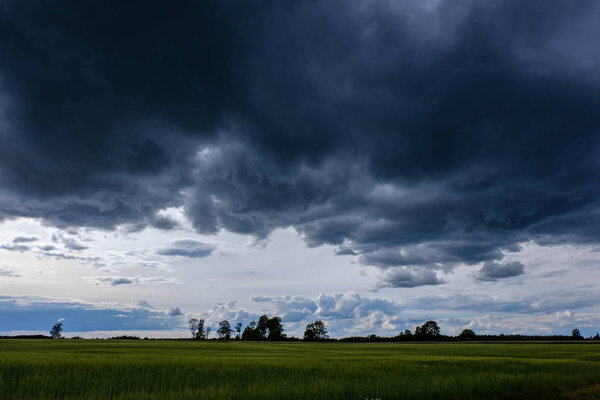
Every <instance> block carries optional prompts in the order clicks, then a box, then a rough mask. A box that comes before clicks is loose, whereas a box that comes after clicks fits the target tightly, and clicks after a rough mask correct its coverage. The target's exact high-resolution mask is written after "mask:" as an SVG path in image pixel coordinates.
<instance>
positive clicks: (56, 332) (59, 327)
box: [50, 322, 63, 339]
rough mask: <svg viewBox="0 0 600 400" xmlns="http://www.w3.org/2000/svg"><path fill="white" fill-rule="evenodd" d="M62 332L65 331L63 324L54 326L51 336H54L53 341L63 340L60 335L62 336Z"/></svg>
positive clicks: (59, 323) (58, 323)
mask: <svg viewBox="0 0 600 400" xmlns="http://www.w3.org/2000/svg"><path fill="white" fill-rule="evenodd" d="M62 330H63V324H62V322H57V323H56V324H54V326H53V327H52V329H50V336H52V338H53V339H60V338H61V335H60V334H61V332H62Z"/></svg>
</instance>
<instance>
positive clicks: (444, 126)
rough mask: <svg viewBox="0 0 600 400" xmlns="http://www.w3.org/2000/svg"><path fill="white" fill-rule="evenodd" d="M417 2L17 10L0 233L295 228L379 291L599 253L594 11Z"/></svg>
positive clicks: (4, 87)
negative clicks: (523, 257) (565, 247)
mask: <svg viewBox="0 0 600 400" xmlns="http://www.w3.org/2000/svg"><path fill="white" fill-rule="evenodd" d="M424 4H426V3H424V2H420V1H409V2H402V3H400V4H398V3H394V2H391V3H390V2H383V1H373V2H367V3H361V4H355V5H352V6H348V4H347V3H338V2H336V1H333V2H318V1H302V2H295V3H294V4H286V5H281V4H280V5H275V4H272V3H269V2H261V3H260V4H258V5H257V4H252V5H251V4H250V3H248V4H237V5H235V6H234V5H232V4H228V3H223V2H216V1H215V2H213V1H207V2H198V3H194V4H189V3H186V4H185V5H184V4H181V5H169V6H166V5H165V6H162V5H159V4H152V5H149V4H146V3H138V4H135V2H134V3H128V4H126V5H119V7H118V11H117V10H115V9H113V8H112V7H108V6H106V5H103V4H101V3H98V4H95V5H89V4H83V3H81V4H69V5H67V4H64V5H63V6H61V7H56V6H55V5H54V4H52V5H50V4H49V3H43V2H39V3H38V2H19V1H8V2H7V3H6V4H5V5H4V6H3V9H2V10H1V11H0V34H1V35H2V37H3V40H2V43H0V188H1V189H0V218H1V219H10V218H16V217H34V218H41V219H43V220H44V222H45V223H47V224H51V225H55V226H58V227H63V228H66V227H80V226H85V227H93V228H101V229H113V228H115V227H116V226H119V225H127V226H129V228H130V229H133V230H136V229H142V228H144V227H147V226H154V227H156V228H159V229H172V228H174V227H175V226H176V225H177V222H175V221H173V220H171V219H169V218H167V217H165V216H164V215H163V214H161V213H160V211H161V210H164V209H166V208H169V207H182V209H183V210H184V212H185V214H186V216H187V217H188V218H189V219H190V220H191V221H192V223H193V226H194V228H195V229H196V230H197V231H198V232H200V233H216V232H218V231H219V230H221V229H225V230H228V231H232V232H238V233H243V234H249V235H253V236H255V237H257V238H259V239H261V238H266V237H267V236H268V235H269V233H270V232H271V231H272V230H274V229H276V228H280V227H294V228H295V229H296V230H297V231H298V232H299V233H300V234H301V235H302V236H303V237H304V239H305V240H306V242H307V243H308V244H309V245H310V246H319V245H322V244H331V245H335V246H339V249H340V254H354V255H356V256H358V259H359V261H360V262H361V263H362V264H364V265H370V266H375V267H378V268H381V269H382V271H383V272H382V275H381V279H380V281H379V283H378V285H379V287H414V286H420V285H437V284H442V283H443V282H444V279H443V278H442V277H441V274H444V273H447V272H448V271H451V270H452V269H453V268H454V267H455V266H456V265H458V264H461V263H466V264H470V265H475V264H481V265H482V267H481V268H482V269H481V270H480V271H479V275H478V279H480V280H497V279H502V278H505V277H508V276H517V275H520V274H521V273H522V272H523V269H522V268H521V269H519V267H514V266H513V267H510V265H512V264H507V263H506V262H505V261H503V259H504V257H505V256H506V254H507V253H511V252H516V251H518V250H519V244H520V243H524V242H527V241H535V242H537V243H539V244H545V245H552V244H559V243H597V242H598V238H600V231H599V228H598V227H600V218H599V212H598V210H599V208H598V200H597V199H598V196H597V190H598V189H597V185H593V184H591V182H597V181H598V172H599V168H598V154H599V153H598V151H599V150H600V149H599V138H600V135H599V132H598V129H599V127H600V115H599V114H598V113H597V109H598V106H599V105H600V96H599V95H600V92H599V87H600V86H599V85H600V80H599V79H598V76H597V74H596V68H595V65H594V62H593V60H596V59H598V57H599V56H600V54H599V52H600V50H599V49H598V46H597V45H596V43H595V40H594V38H595V37H597V33H598V32H597V31H598V29H599V28H598V27H597V24H596V23H595V21H597V20H598V18H599V17H600V5H599V4H598V3H597V2H594V1H581V2H579V3H577V6H575V5H573V4H570V3H568V2H558V1H556V2H554V1H552V2H547V1H530V2H527V4H523V2H519V1H516V0H515V1H504V2H485V3H481V2H475V1H441V2H439V3H438V4H437V5H436V6H435V7H432V6H431V5H427V6H425V5H424ZM58 10H60V12H58ZM134 16H135V18H134ZM132 20H135V21H136V25H135V26H133V25H131V21H132ZM106 21H110V24H106ZM424 27H428V28H427V29H426V28H424ZM559 44H560V45H559ZM31 241H33V240H31ZM28 242H30V240H29V239H27V240H19V241H15V243H13V244H7V245H3V247H4V248H5V249H7V250H17V251H20V250H19V249H21V250H22V251H24V250H25V248H26V247H28V246H27V245H26V244H27V243H28ZM24 243H25V244H24ZM65 245H66V246H71V249H72V250H82V249H85V246H82V245H80V244H78V243H75V242H73V243H65ZM211 251H212V248H211V247H210V246H204V245H202V244H192V243H179V244H177V243H174V244H172V246H170V247H165V248H164V249H161V250H159V251H158V252H159V253H160V254H175V255H180V256H187V257H203V256H206V255H209V254H210V252H211ZM161 252H162V253H161ZM486 266H487V267H486ZM112 282H117V281H112ZM123 283H125V282H123ZM113 284H114V283H113Z"/></svg>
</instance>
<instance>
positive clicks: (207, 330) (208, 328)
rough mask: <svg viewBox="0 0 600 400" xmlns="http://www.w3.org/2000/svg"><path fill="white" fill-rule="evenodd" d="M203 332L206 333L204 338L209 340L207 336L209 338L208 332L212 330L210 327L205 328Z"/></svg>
mask: <svg viewBox="0 0 600 400" xmlns="http://www.w3.org/2000/svg"><path fill="white" fill-rule="evenodd" d="M205 331H206V338H207V339H210V338H209V336H210V331H212V328H211V327H210V326H207V327H206V329H205Z"/></svg>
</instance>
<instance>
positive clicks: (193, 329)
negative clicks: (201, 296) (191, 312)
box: [188, 318, 198, 339]
mask: <svg viewBox="0 0 600 400" xmlns="http://www.w3.org/2000/svg"><path fill="white" fill-rule="evenodd" d="M188 325H189V327H190V331H191V332H192V339H196V335H197V334H198V318H191V319H190V320H189V321H188Z"/></svg>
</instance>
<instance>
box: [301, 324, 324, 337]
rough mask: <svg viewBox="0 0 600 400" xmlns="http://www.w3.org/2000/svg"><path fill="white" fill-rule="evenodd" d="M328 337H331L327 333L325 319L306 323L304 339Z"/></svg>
mask: <svg viewBox="0 0 600 400" xmlns="http://www.w3.org/2000/svg"><path fill="white" fill-rule="evenodd" d="M327 338H329V336H328V335H327V328H326V327H325V323H323V321H315V322H313V323H310V324H308V325H306V330H305V331H304V340H323V339H327Z"/></svg>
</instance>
